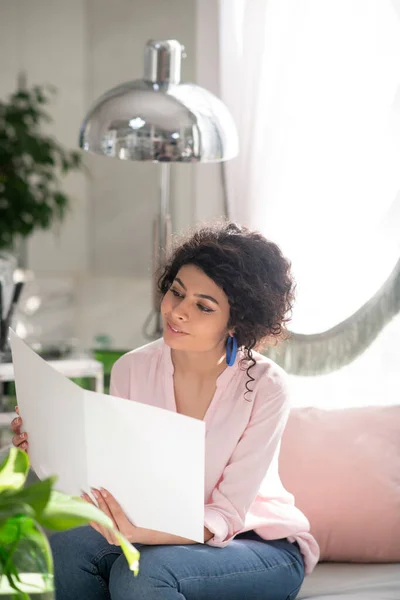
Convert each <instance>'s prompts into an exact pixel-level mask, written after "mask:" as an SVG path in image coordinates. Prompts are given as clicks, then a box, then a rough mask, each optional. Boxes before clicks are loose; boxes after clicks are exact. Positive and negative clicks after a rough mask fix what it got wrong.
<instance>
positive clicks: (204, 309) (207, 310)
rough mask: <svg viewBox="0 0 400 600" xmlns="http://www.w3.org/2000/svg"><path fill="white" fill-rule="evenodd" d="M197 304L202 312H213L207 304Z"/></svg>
mask: <svg viewBox="0 0 400 600" xmlns="http://www.w3.org/2000/svg"><path fill="white" fill-rule="evenodd" d="M197 306H198V307H199V309H200V310H201V311H202V312H206V313H212V312H214V311H213V310H212V309H211V308H208V307H207V306H203V304H198V305H197Z"/></svg>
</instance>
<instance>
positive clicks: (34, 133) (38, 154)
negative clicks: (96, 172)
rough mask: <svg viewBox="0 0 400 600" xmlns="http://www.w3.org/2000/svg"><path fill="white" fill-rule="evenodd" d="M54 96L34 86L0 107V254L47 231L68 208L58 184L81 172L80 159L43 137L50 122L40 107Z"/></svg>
mask: <svg viewBox="0 0 400 600" xmlns="http://www.w3.org/2000/svg"><path fill="white" fill-rule="evenodd" d="M52 92H54V89H53V88H45V87H42V86H34V87H32V88H31V89H19V90H17V91H16V92H14V93H13V94H12V95H11V96H10V98H9V100H8V101H7V102H1V101H0V250H1V249H10V248H12V247H13V245H14V243H15V240H16V239H17V238H18V237H27V236H29V235H30V234H31V233H32V232H33V231H34V230H35V229H37V228H40V229H48V228H49V227H50V226H51V225H52V224H53V222H54V221H57V220H61V219H62V218H63V217H64V215H65V212H66V210H67V209H68V208H69V202H70V201H69V198H68V196H67V195H66V194H64V193H63V192H62V191H61V188H60V178H61V177H63V176H64V175H66V174H67V173H69V172H70V171H74V170H80V169H81V168H82V156H81V153H80V152H79V151H68V150H65V149H64V148H63V147H62V146H61V145H60V144H58V143H57V141H56V140H55V139H54V138H52V137H51V136H48V135H44V134H43V133H42V132H41V126H42V124H44V123H49V122H51V119H50V117H49V115H48V113H47V112H45V111H44V110H43V107H44V106H45V105H46V104H48V103H49V99H50V94H51V93H52Z"/></svg>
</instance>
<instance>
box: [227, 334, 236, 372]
mask: <svg viewBox="0 0 400 600" xmlns="http://www.w3.org/2000/svg"><path fill="white" fill-rule="evenodd" d="M237 349H238V343H237V339H236V336H235V335H230V336H229V337H228V340H227V342H226V364H227V365H228V367H233V365H234V364H235V360H236V354H237Z"/></svg>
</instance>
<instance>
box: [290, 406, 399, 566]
mask: <svg viewBox="0 0 400 600" xmlns="http://www.w3.org/2000/svg"><path fill="white" fill-rule="evenodd" d="M280 474H281V478H282V483H283V485H284V486H285V488H286V489H287V490H288V491H290V492H292V494H294V496H295V501H296V505H297V506H298V508H299V509H300V510H302V511H303V512H304V514H305V515H306V516H307V517H308V519H309V520H310V523H311V533H312V534H313V535H314V536H315V538H316V540H317V542H318V543H319V545H320V548H321V560H329V561H353V562H397V561H400V406H382V407H377V406H369V407H365V408H350V409H343V410H320V409H317V408H295V409H293V410H292V413H291V415H290V417H289V421H288V424H287V427H286V430H285V433H284V436H283V440H282V448H281V455H280Z"/></svg>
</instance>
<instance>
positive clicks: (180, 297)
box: [161, 265, 230, 352]
mask: <svg viewBox="0 0 400 600" xmlns="http://www.w3.org/2000/svg"><path fill="white" fill-rule="evenodd" d="M161 314H162V318H163V322H164V333H163V336H164V341H165V343H166V344H168V346H170V347H171V348H173V349H174V350H185V351H187V352H206V351H210V350H213V349H215V348H217V347H218V346H220V345H221V346H222V345H223V344H225V341H226V338H227V336H228V334H229V333H230V332H229V331H228V321H229V302H228V298H227V296H226V294H225V292H224V291H223V290H222V289H221V288H220V287H218V286H217V284H216V283H215V282H214V281H213V280H212V279H210V277H208V276H207V275H206V274H205V273H204V272H203V271H202V270H201V269H199V268H198V267H195V266H194V265H185V266H184V267H182V268H181V269H180V270H179V272H178V273H177V275H176V278H175V280H174V282H173V283H172V285H171V287H170V289H169V291H168V292H167V293H166V294H165V296H164V298H163V301H162V303H161Z"/></svg>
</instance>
